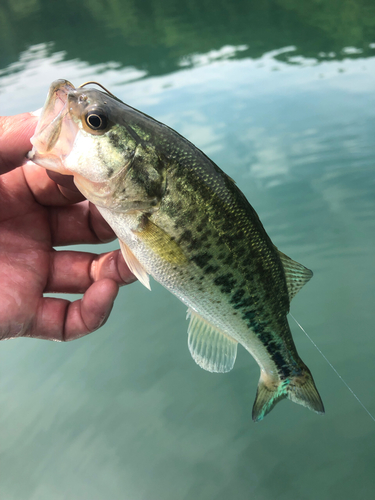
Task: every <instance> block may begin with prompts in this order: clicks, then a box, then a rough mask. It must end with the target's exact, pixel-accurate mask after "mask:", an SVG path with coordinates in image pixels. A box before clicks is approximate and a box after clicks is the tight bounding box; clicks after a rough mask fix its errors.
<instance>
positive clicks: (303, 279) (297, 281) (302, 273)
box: [278, 250, 313, 301]
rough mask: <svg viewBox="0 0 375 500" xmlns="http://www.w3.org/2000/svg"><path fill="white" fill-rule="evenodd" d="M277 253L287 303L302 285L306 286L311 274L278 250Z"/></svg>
mask: <svg viewBox="0 0 375 500" xmlns="http://www.w3.org/2000/svg"><path fill="white" fill-rule="evenodd" d="M278 252H279V255H280V259H281V263H282V265H283V267H284V272H285V277H286V284H287V287H288V294H289V301H291V300H292V298H293V297H294V296H295V295H296V293H297V292H298V291H299V290H300V289H301V288H302V287H303V285H306V283H307V282H308V281H309V280H310V279H311V278H312V275H313V272H312V271H310V269H307V267H305V266H303V265H302V264H300V263H299V262H296V261H295V260H293V259H291V258H290V257H288V256H287V255H285V253H282V252H280V250H278Z"/></svg>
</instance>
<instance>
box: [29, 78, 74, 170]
mask: <svg viewBox="0 0 375 500" xmlns="http://www.w3.org/2000/svg"><path fill="white" fill-rule="evenodd" d="M75 90H76V89H75V87H74V86H73V85H72V84H71V83H70V82H68V81H67V80H56V81H55V82H53V83H52V85H51V86H50V89H49V92H48V96H47V100H46V102H45V104H44V107H43V110H42V112H41V115H40V118H39V121H38V124H37V127H36V129H35V133H34V135H33V137H32V138H31V144H32V145H33V149H32V151H30V152H29V154H28V158H29V159H30V160H32V161H34V162H35V163H37V164H38V165H41V166H43V167H45V168H48V169H49V170H54V171H57V172H60V173H71V172H68V171H67V170H66V169H65V167H64V165H63V161H64V159H65V158H66V157H67V156H68V155H69V153H70V152H71V150H72V147H73V144H74V140H75V138H76V135H77V132H78V125H77V123H75V122H74V121H73V120H72V118H71V116H70V113H69V107H68V95H69V92H74V91H75Z"/></svg>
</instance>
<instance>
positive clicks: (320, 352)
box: [289, 313, 375, 422]
mask: <svg viewBox="0 0 375 500" xmlns="http://www.w3.org/2000/svg"><path fill="white" fill-rule="evenodd" d="M289 314H290V317H291V318H293V320H294V321H295V323H296V324H297V325H298V326H299V327H300V328H301V330H302V331H303V333H304V334H305V335H306V337H307V338H308V339H309V340H310V342H311V343H312V345H313V346H314V347H315V348H316V350H317V351H318V352H319V354H321V356H322V357H323V359H324V360H325V361H326V362H327V363H328V364H329V366H330V367H331V368H332V370H333V371H334V372H335V373H336V375H337V376H338V378H339V379H340V380H341V382H342V383H343V384H344V385H345V387H346V388H347V389H348V390H349V392H351V393H352V395H353V396H354V397H355V399H356V400H357V401H358V403H359V404H360V405H361V406H362V408H363V409H364V410H365V412H366V413H367V414H368V415H369V417H370V418H371V419H372V420H373V421H374V422H375V417H374V415H373V414H372V413H371V412H370V410H369V409H368V408H367V407H366V406H365V405H364V403H362V401H361V400H360V399H359V397H358V396H357V394H356V393H355V392H354V391H353V389H352V388H351V387H350V386H349V385H348V384H347V382H346V381H345V380H344V379H343V377H342V376H341V375H340V374H339V372H338V371H337V370H336V368H335V367H334V366H333V364H332V363H331V362H330V361H329V359H328V358H327V357H326V356H325V355H324V354H323V352H322V351H321V350H320V349H319V347H318V346H317V345H316V343H315V342H314V341H313V339H312V338H311V337H310V335H309V334H308V333H307V332H306V330H305V329H304V328H303V326H302V325H301V324H300V323H299V322H298V321H297V320H296V318H295V317H294V316H293V314H292V313H289Z"/></svg>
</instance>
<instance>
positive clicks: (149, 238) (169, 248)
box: [134, 219, 187, 264]
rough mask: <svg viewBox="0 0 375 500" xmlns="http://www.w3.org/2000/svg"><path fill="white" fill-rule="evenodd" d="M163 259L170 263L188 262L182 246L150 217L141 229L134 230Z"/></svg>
mask: <svg viewBox="0 0 375 500" xmlns="http://www.w3.org/2000/svg"><path fill="white" fill-rule="evenodd" d="M134 232H135V233H136V234H137V238H139V239H141V240H142V241H143V242H144V243H145V244H146V245H147V246H148V247H150V248H151V249H152V250H153V251H154V252H155V253H156V254H157V255H158V256H159V257H160V258H161V259H162V260H164V261H166V262H169V263H170V264H184V263H186V262H187V258H186V257H185V255H184V253H183V251H182V250H181V248H180V246H179V245H178V244H177V243H176V242H175V240H174V239H172V238H171V237H170V236H169V234H167V233H166V232H165V231H164V230H163V229H161V228H160V227H159V226H157V225H156V224H154V223H153V222H152V221H150V220H149V219H148V220H147V221H146V223H145V224H144V226H143V227H142V229H141V230H139V231H134Z"/></svg>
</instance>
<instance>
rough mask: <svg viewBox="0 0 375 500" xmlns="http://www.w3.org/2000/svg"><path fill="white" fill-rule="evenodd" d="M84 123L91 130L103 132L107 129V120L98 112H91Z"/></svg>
mask: <svg viewBox="0 0 375 500" xmlns="http://www.w3.org/2000/svg"><path fill="white" fill-rule="evenodd" d="M86 123H87V125H88V126H89V127H90V128H91V129H92V130H104V129H106V128H107V124H108V119H107V117H106V116H105V114H103V113H100V112H99V111H96V112H94V111H91V112H89V113H87V115H86Z"/></svg>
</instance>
